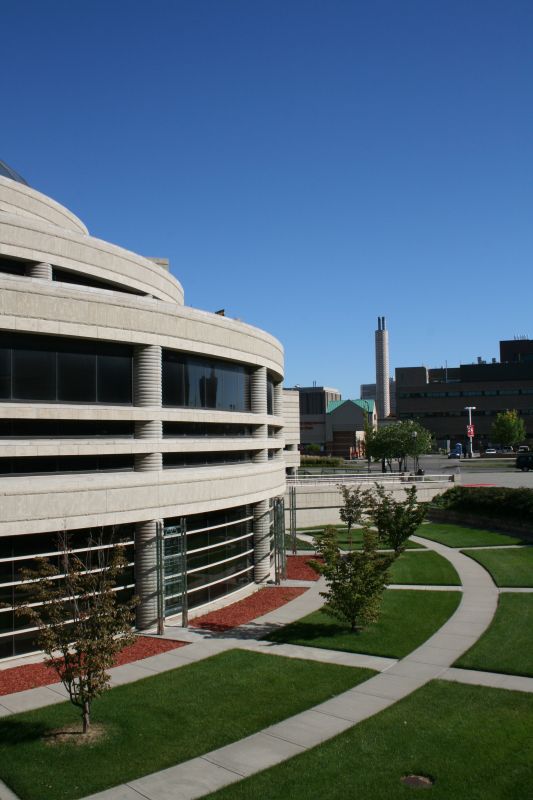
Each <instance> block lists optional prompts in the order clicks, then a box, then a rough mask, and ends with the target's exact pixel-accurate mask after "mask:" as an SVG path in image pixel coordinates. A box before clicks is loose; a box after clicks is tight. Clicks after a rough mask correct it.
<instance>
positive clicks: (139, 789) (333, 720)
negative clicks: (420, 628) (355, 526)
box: [86, 537, 498, 800]
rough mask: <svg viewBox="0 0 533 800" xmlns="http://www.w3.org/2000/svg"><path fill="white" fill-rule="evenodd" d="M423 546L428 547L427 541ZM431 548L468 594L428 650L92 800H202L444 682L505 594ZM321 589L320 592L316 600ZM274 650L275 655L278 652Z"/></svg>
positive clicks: (280, 617)
mask: <svg viewBox="0 0 533 800" xmlns="http://www.w3.org/2000/svg"><path fill="white" fill-rule="evenodd" d="M415 538H416V537H415ZM416 541H418V542H419V543H422V540H420V539H419V538H416ZM423 543H424V544H425V545H426V546H428V547H429V548H430V549H432V550H434V551H436V552H437V553H439V554H441V555H443V556H444V557H445V558H447V559H448V560H449V561H450V562H451V563H452V564H453V566H454V567H455V569H456V570H457V572H458V573H459V576H460V578H461V581H462V584H463V592H462V599H461V603H460V605H459V607H458V609H457V610H456V612H455V613H454V614H453V615H452V617H451V618H450V619H449V620H448V621H447V622H446V623H445V624H444V625H443V626H442V627H441V628H440V629H439V630H438V631H437V633H435V634H434V635H433V636H431V637H430V638H429V639H428V640H427V641H426V642H425V643H424V644H423V645H422V646H421V647H418V648H417V649H416V650H414V651H413V652H412V653H410V654H409V655H408V656H407V657H406V658H403V659H401V660H399V661H396V662H394V663H393V664H391V665H389V666H388V667H385V669H383V670H382V671H381V672H380V673H379V674H378V675H375V676H374V677H372V678H370V679H369V680H367V681H365V682H364V683H362V684H360V685H359V686H356V687H355V688H353V689H350V690H349V691H347V692H344V693H343V694H341V695H339V696H338V697H335V698H333V699H331V700H327V701H326V702H324V703H320V704H319V705H318V706H315V707H314V708H312V709H309V710H307V711H304V712H302V713H300V714H296V715H295V716H293V717H290V718H289V719H286V720H283V721H282V722H279V723H277V724H276V725H272V726H270V727H268V728H265V729H264V730H262V731H260V732H258V733H255V734H253V735H252V736H248V737H246V738H245V739H242V740H240V741H238V742H234V743H232V744H230V745H227V746H225V747H222V748H219V749H217V750H214V751H212V752H210V753H206V754H204V755H203V756H201V757H199V758H194V759H191V760H190V761H186V762H184V763H182V764H178V765H177V766H175V767H171V768H169V769H166V770H162V771H161V772H157V773H154V774H153V775H148V776H146V777H144V778H140V779H139V780H135V781H131V782H130V783H128V784H125V785H123V786H120V787H117V788H116V789H109V790H107V791H105V792H100V793H98V794H96V795H91V797H90V798H87V799H86V800H141V798H142V799H143V800H171V799H172V800H193V798H198V797H202V796H203V795H205V794H208V793H209V792H212V791H215V790H216V789H220V788H222V787H223V786H227V785H228V784H231V783H234V782H236V781H238V780H240V779H241V778H243V777H246V776H248V775H252V774H254V773H255V772H259V771H261V770H264V769H267V768H268V767H271V766H273V765H275V764H279V763H281V762H282V761H285V760H286V759H288V758H291V757H292V756H294V755H297V754H299V753H302V752H304V751H305V750H307V749H309V748H311V747H315V746H316V745H318V744H320V743H321V742H323V741H325V740H327V739H329V738H331V737H332V736H336V735H337V734H339V733H342V732H343V731H345V730H347V729H348V728H350V727H352V726H353V725H355V724H357V723H358V722H361V721H362V720H364V719H367V718H368V717H370V716H372V715H374V714H376V713H378V712H379V711H382V710H383V709H385V708H387V707H388V706H390V705H392V704H393V703H395V702H396V701H397V700H400V699H402V698H403V697H406V696H407V695H409V694H411V692H413V691H415V690H416V689H418V688H420V687H421V686H423V685H424V684H425V683H427V682H428V681H430V680H433V679H434V678H438V677H440V676H441V675H442V674H443V673H444V672H446V670H447V669H448V668H450V667H451V665H452V664H453V663H454V662H455V661H456V660H457V658H459V656H460V655H462V653H464V652H465V651H466V650H468V649H469V648H470V647H471V646H472V645H473V644H474V643H475V642H476V640H477V639H478V638H479V636H481V634H482V633H483V632H484V630H485V629H486V628H487V627H488V625H489V624H490V622H491V620H492V617H493V615H494V612H495V610H496V606H497V602H498V590H497V588H496V587H495V586H494V584H493V582H492V580H491V578H490V576H489V574H488V573H487V572H486V571H485V570H484V569H483V567H481V566H480V565H479V564H478V563H477V562H475V561H473V560H471V559H469V558H468V557H467V556H465V555H463V554H462V553H460V552H458V551H455V550H451V549H450V548H448V547H445V546H444V545H440V544H437V543H435V542H428V541H427V540H426V541H424V542H423ZM310 591H312V590H310ZM318 591H319V587H318V586H317V587H316V589H315V592H313V594H318ZM307 594H309V592H306V594H305V595H302V596H301V597H299V598H297V600H296V601H294V602H296V603H297V602H298V601H300V605H301V607H302V610H303V607H304V606H305V605H306V603H305V601H304V599H303V598H305V597H306V595H307ZM312 596H313V595H311V597H310V598H309V599H310V600H311V599H312ZM290 606H292V603H291V604H290ZM291 612H292V609H289V607H288V606H284V607H283V608H282V609H279V610H278V611H277V612H273V615H275V622H277V623H278V624H279V623H280V622H281V623H283V624H286V623H287V622H288V621H289V617H291V618H292V619H294V617H293V615H292V613H291ZM270 618H271V615H266V618H263V619H262V620H256V623H254V627H255V625H258V626H261V625H268V624H269V623H270V622H271V621H272V620H271V619H270ZM247 627H249V626H247ZM256 647H261V645H260V644H257V645H256ZM185 649H189V648H185ZM303 649H304V650H305V651H307V650H308V648H303ZM269 652H273V650H272V648H271V646H269ZM278 652H279V651H278ZM300 657H301V656H300ZM452 679H454V678H452Z"/></svg>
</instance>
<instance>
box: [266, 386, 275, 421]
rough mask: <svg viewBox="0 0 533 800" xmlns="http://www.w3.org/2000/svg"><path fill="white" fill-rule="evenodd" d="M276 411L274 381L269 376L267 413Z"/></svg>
mask: <svg viewBox="0 0 533 800" xmlns="http://www.w3.org/2000/svg"><path fill="white" fill-rule="evenodd" d="M273 413H274V382H273V380H272V378H267V414H273Z"/></svg>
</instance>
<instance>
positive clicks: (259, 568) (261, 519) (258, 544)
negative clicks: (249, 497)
mask: <svg viewBox="0 0 533 800" xmlns="http://www.w3.org/2000/svg"><path fill="white" fill-rule="evenodd" d="M269 577H270V511H269V502H268V500H261V502H260V503H256V504H255V505H254V581H255V582H256V583H262V582H263V581H266V580H268V578H269Z"/></svg>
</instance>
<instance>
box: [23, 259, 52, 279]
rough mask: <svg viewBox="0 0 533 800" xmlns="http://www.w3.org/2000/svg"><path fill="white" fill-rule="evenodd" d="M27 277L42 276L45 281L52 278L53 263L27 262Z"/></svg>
mask: <svg viewBox="0 0 533 800" xmlns="http://www.w3.org/2000/svg"><path fill="white" fill-rule="evenodd" d="M26 277H27V278H42V279H43V280H45V281H51V280H52V265H51V264H44V263H43V264H26Z"/></svg>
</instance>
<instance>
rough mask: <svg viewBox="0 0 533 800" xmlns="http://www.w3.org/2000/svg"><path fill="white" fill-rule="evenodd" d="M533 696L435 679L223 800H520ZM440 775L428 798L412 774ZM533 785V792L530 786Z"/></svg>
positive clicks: (531, 780)
mask: <svg viewBox="0 0 533 800" xmlns="http://www.w3.org/2000/svg"><path fill="white" fill-rule="evenodd" d="M532 730H533V695H531V694H525V693H522V692H509V691H505V690H503V689H488V688H485V687H480V686H463V685H461V684H456V683H446V682H444V681H433V682H431V683H429V684H428V685H427V686H424V687H423V688H422V689H419V690H418V691H417V692H414V693H413V694H412V695H410V696H409V697H407V698H405V699H404V700H402V701H400V702H399V703H395V704H394V705H393V706H391V707H390V708H387V709H386V710H385V711H382V712H381V713H380V714H377V715H376V716H374V717H371V718H370V719H368V720H366V721H364V722H362V723H360V724H359V725H356V726H355V727H353V728H351V729H350V730H348V731H346V732H345V733H343V734H341V735H340V736H336V737H335V738H334V739H331V740H330V741H328V742H325V743H324V744H322V745H320V746H318V747H315V748H313V749H311V750H308V751H307V752H305V753H303V754H302V755H299V756H297V757H295V758H291V759H290V760H288V761H285V762H284V763H283V764H280V765H278V766H275V767H272V768H271V769H269V770H265V771H264V772H261V773H259V774H257V775H253V776H252V777H250V778H248V779H246V780H243V781H241V782H239V783H234V784H232V785H231V786H228V787H226V788H225V789H222V790H221V791H219V792H217V793H216V794H214V795H209V797H210V798H216V800H257V798H258V797H260V798H261V800H285V798H290V800H309V798H319V799H320V800H347V798H352V799H353V800H357V799H359V800H402V798H406V799H407V798H410V797H415V796H418V794H420V796H421V797H426V796H427V797H428V798H433V799H434V800H518V798H524V800H525V798H526V797H530V796H531V787H532V786H533V750H532V748H531V731H532ZM411 773H414V774H422V775H428V776H431V777H432V778H433V779H434V780H435V783H434V785H433V787H432V788H431V789H430V790H428V791H427V792H424V791H422V792H420V793H418V792H417V791H416V790H413V789H410V788H408V787H406V786H403V785H402V784H401V783H400V778H401V777H402V776H403V775H406V774H411ZM528 786H529V789H528V788H527V787H528Z"/></svg>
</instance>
